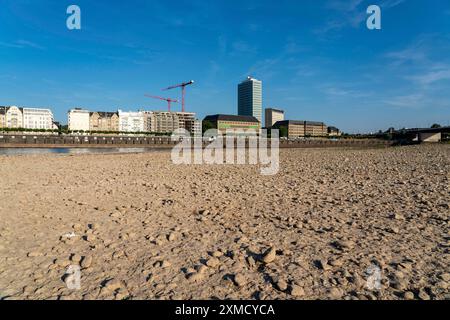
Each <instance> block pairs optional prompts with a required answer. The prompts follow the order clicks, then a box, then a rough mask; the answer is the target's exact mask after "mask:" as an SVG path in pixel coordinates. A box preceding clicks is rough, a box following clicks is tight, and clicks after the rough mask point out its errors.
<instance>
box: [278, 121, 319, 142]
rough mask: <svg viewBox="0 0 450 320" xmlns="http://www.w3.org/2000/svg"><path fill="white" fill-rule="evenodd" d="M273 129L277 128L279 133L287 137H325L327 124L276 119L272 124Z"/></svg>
mask: <svg viewBox="0 0 450 320" xmlns="http://www.w3.org/2000/svg"><path fill="white" fill-rule="evenodd" d="M273 128H274V129H279V130H280V131H281V132H280V135H281V136H282V135H285V136H287V137H288V138H299V137H325V136H327V134H328V131H327V126H326V124H325V123H323V122H316V121H303V120H300V121H299V120H284V121H277V122H276V123H275V124H274V125H273Z"/></svg>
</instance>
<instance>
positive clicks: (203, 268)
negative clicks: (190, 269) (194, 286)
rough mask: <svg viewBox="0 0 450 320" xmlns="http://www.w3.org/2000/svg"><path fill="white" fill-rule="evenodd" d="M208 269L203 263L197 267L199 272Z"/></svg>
mask: <svg viewBox="0 0 450 320" xmlns="http://www.w3.org/2000/svg"><path fill="white" fill-rule="evenodd" d="M207 270H208V267H207V266H205V265H203V264H202V265H201V266H199V267H198V268H197V272H198V273H204V272H206V271H207Z"/></svg>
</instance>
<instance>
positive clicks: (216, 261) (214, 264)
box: [206, 257, 220, 268]
mask: <svg viewBox="0 0 450 320" xmlns="http://www.w3.org/2000/svg"><path fill="white" fill-rule="evenodd" d="M219 264H220V260H219V259H217V258H215V257H212V258H210V259H208V260H207V261H206V265H207V266H208V267H211V268H215V267H217V266H218V265H219Z"/></svg>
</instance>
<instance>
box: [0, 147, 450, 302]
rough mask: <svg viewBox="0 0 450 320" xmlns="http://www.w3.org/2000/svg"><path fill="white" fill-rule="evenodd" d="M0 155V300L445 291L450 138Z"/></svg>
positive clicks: (390, 295) (399, 295) (440, 294)
mask: <svg viewBox="0 0 450 320" xmlns="http://www.w3.org/2000/svg"><path fill="white" fill-rule="evenodd" d="M0 158H1V162H0V179H1V183H0V203H1V204H2V205H1V209H0V288H1V289H0V298H15V299H214V298H219V299H410V298H414V299H449V298H450V296H449V288H448V281H449V277H450V275H449V273H448V258H447V256H448V248H449V247H450V235H449V233H448V223H449V222H448V219H449V216H448V210H449V202H448V199H449V197H448V185H449V178H450V177H449V176H448V173H449V172H450V160H449V159H450V146H449V145H420V146H410V147H398V148H382V149H363V150H354V149H346V150H344V149H339V148H337V149H283V150H281V151H280V171H279V173H278V174H277V175H275V176H262V175H261V174H260V170H259V168H258V166H252V165H174V164H172V163H171V161H170V153H168V152H161V153H141V154H126V155H124V154H114V155H111V154H99V155H89V156H88V155H76V156H66V155H58V156H55V155H27V156H5V157H2V156H0ZM270 248H273V249H272V250H269V252H267V250H268V249H270ZM264 253H267V254H266V255H264ZM70 265H75V266H78V265H79V266H81V283H80V284H81V285H80V289H79V290H76V289H75V290H71V289H69V288H68V287H67V285H66V282H65V281H66V280H67V277H66V276H65V273H66V271H67V270H68V267H69V266H70ZM378 271H379V273H377V272H378ZM374 274H379V275H380V278H379V280H380V281H379V282H376V281H375V282H372V280H373V279H374V278H373V277H371V276H373V275H374ZM368 280H369V281H368ZM368 283H375V284H376V285H377V286H376V287H373V286H372V287H370V286H368Z"/></svg>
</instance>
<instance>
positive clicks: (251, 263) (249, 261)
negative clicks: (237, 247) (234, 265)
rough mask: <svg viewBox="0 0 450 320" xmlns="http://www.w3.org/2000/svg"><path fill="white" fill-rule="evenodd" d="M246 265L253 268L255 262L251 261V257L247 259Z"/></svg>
mask: <svg viewBox="0 0 450 320" xmlns="http://www.w3.org/2000/svg"><path fill="white" fill-rule="evenodd" d="M247 263H248V265H249V266H250V267H251V268H253V267H254V266H255V265H256V261H255V259H253V257H252V256H249V257H247Z"/></svg>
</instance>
